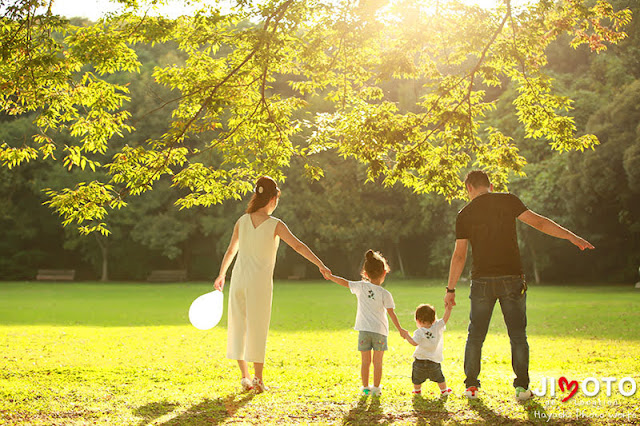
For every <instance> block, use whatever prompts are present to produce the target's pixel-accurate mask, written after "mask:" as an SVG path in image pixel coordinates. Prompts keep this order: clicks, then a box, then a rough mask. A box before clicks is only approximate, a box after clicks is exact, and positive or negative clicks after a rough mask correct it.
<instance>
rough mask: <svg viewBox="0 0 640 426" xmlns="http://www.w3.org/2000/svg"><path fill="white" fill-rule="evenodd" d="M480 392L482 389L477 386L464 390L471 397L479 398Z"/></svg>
mask: <svg viewBox="0 0 640 426" xmlns="http://www.w3.org/2000/svg"><path fill="white" fill-rule="evenodd" d="M478 393H480V389H478V388H477V387H475V386H469V387H468V388H467V390H466V391H464V395H465V396H466V397H467V398H469V399H476V398H478Z"/></svg>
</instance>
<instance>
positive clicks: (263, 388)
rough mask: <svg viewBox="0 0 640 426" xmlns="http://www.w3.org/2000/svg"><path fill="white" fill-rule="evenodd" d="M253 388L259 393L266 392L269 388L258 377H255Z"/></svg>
mask: <svg viewBox="0 0 640 426" xmlns="http://www.w3.org/2000/svg"><path fill="white" fill-rule="evenodd" d="M253 388H254V389H255V390H256V392H258V393H262V392H266V391H268V390H269V388H268V387H267V386H266V385H265V384H264V382H263V381H262V380H260V379H258V378H257V377H254V378H253Z"/></svg>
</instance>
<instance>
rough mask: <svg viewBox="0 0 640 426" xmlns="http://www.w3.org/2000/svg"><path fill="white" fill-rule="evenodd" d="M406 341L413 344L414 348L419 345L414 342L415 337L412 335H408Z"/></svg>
mask: <svg viewBox="0 0 640 426" xmlns="http://www.w3.org/2000/svg"><path fill="white" fill-rule="evenodd" d="M405 340H406V341H407V342H409V343H411V344H412V345H413V346H418V344H417V343H416V341H415V340H413V337H411V335H408V336H407V337H406V338H405Z"/></svg>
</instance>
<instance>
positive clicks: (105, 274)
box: [94, 233, 109, 282]
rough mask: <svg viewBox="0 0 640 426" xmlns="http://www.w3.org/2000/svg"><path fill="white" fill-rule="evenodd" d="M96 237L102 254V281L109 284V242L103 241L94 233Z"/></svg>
mask: <svg viewBox="0 0 640 426" xmlns="http://www.w3.org/2000/svg"><path fill="white" fill-rule="evenodd" d="M94 235H95V236H96V241H97V242H98V247H100V253H101V254H102V276H101V277H100V281H102V282H107V281H109V245H108V243H107V242H105V241H102V240H101V239H100V236H99V235H98V234H96V233H94Z"/></svg>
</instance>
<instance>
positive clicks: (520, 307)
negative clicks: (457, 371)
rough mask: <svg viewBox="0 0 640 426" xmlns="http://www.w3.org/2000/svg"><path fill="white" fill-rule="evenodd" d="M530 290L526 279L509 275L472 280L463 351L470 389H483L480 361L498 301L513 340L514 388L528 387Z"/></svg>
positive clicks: (467, 384) (510, 338) (510, 337)
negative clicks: (528, 309) (528, 290)
mask: <svg viewBox="0 0 640 426" xmlns="http://www.w3.org/2000/svg"><path fill="white" fill-rule="evenodd" d="M526 289H527V287H526V284H525V281H524V277H523V276H520V275H507V276H502V277H484V278H477V279H472V280H471V292H470V294H469V298H470V299H471V313H470V314H469V335H468V336H467V345H466V347H465V351H464V373H465V375H466V376H467V378H466V380H465V381H464V383H465V385H466V386H467V387H470V386H476V387H480V381H479V380H478V375H479V374H480V359H481V357H482V344H483V343H484V339H485V337H486V336H487V330H488V329H489V322H490V321H491V314H492V313H493V307H494V306H495V304H496V300H499V301H500V307H501V308H502V315H503V317H504V322H505V324H506V326H507V331H508V333H509V340H510V341H511V365H512V366H513V372H514V373H515V374H516V378H515V380H514V381H513V386H514V387H518V386H521V387H523V388H525V389H528V387H529V344H528V343H527V331H526V328H527V291H526Z"/></svg>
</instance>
